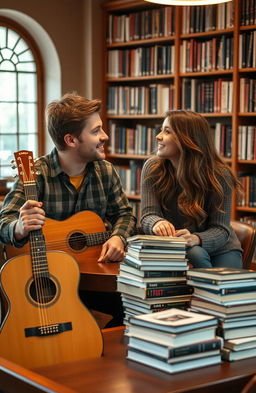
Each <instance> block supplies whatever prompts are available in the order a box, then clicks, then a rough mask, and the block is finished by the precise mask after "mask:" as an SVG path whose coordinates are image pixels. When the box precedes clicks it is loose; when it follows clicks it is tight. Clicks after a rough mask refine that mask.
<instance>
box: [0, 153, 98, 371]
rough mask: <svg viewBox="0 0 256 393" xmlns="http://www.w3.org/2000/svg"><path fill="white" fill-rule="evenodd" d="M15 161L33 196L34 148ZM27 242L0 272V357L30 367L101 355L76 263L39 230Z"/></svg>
mask: <svg viewBox="0 0 256 393" xmlns="http://www.w3.org/2000/svg"><path fill="white" fill-rule="evenodd" d="M15 160H16V163H17V166H18V171H19V176H20V178H21V180H22V181H23V184H24V190H25V195H26V199H27V200H28V199H35V198H36V195H37V193H36V183H35V170H34V163H33V156H32V152H29V151H20V152H17V153H15ZM29 244H30V254H25V255H20V256H17V257H14V258H12V259H10V260H9V261H7V262H6V263H5V264H4V265H3V267H2V269H1V272H0V274H1V276H0V278H1V291H2V294H3V295H4V297H5V300H6V301H7V303H8V312H7V314H6V316H5V319H4V321H3V323H2V325H1V329H0V356H2V357H4V358H6V359H8V360H11V361H13V362H15V363H18V364H20V365H22V366H24V367H28V368H34V367H43V366H49V365H53V364H57V363H63V362H69V361H75V360H80V359H84V358H92V357H99V356H101V354H102V348H103V341H102V335H101V331H100V329H99V327H98V325H97V323H96V321H95V320H94V318H93V316H92V315H91V314H90V312H89V311H88V310H87V309H86V307H85V306H84V305H83V304H82V302H81V301H80V299H79V297H78V283H79V276H80V273H79V268H78V264H77V262H76V261H75V259H74V258H73V257H72V256H70V255H68V254H67V253H65V252H63V251H49V252H48V251H46V246H45V239H44V236H43V233H42V231H41V230H36V231H32V232H30V234H29Z"/></svg>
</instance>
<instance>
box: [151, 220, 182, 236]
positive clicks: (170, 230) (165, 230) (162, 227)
mask: <svg viewBox="0 0 256 393" xmlns="http://www.w3.org/2000/svg"><path fill="white" fill-rule="evenodd" d="M152 231H153V233H154V234H155V235H158V236H176V235H175V228H174V226H173V225H172V224H171V223H170V222H169V221H166V220H161V221H157V223H155V225H154V226H153V229H152Z"/></svg>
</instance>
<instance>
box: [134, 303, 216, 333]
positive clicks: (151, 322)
mask: <svg viewBox="0 0 256 393" xmlns="http://www.w3.org/2000/svg"><path fill="white" fill-rule="evenodd" d="M130 323H131V324H132V325H136V326H144V327H148V328H151V329H156V330H159V331H163V332H169V333H184V332H187V331H189V330H194V329H198V328H203V327H207V326H214V325H215V326H217V319H216V318H215V317H213V316H211V315H206V314H199V313H194V312H189V311H185V310H180V309H176V308H171V309H169V310H165V311H159V312H157V313H154V314H144V315H140V316H138V317H136V318H132V319H131V320H130Z"/></svg>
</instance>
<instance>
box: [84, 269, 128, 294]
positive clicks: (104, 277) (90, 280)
mask: <svg viewBox="0 0 256 393" xmlns="http://www.w3.org/2000/svg"><path fill="white" fill-rule="evenodd" d="M119 265H120V263H119V262H106V263H97V262H95V264H91V265H90V264H87V263H84V264H83V263H82V262H79V270H80V273H81V275H80V283H79V288H80V289H81V290H88V291H100V292H101V291H104V292H115V291H116V277H117V276H118V274H119Z"/></svg>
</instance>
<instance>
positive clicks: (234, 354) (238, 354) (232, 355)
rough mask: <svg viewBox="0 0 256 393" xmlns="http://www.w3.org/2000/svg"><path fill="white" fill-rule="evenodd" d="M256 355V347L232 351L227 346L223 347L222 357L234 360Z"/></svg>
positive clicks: (230, 360)
mask: <svg viewBox="0 0 256 393" xmlns="http://www.w3.org/2000/svg"><path fill="white" fill-rule="evenodd" d="M255 356H256V348H251V349H244V350H243V351H232V350H230V349H227V348H222V350H221V358H222V359H223V360H228V361H229V362H233V361H236V360H241V359H248V358H252V357H255Z"/></svg>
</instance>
